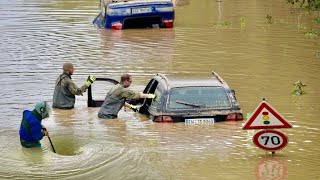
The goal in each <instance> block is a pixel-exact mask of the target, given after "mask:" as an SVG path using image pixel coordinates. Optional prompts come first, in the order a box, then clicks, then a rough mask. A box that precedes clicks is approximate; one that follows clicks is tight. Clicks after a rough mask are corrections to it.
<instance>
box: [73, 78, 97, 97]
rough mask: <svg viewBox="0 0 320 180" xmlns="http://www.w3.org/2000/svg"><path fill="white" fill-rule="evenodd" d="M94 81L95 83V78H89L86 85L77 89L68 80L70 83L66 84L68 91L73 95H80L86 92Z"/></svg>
mask: <svg viewBox="0 0 320 180" xmlns="http://www.w3.org/2000/svg"><path fill="white" fill-rule="evenodd" d="M95 81H96V77H95V76H90V77H89V78H88V80H87V81H86V83H85V84H84V85H83V86H81V87H80V88H78V86H77V85H76V84H75V83H74V82H73V81H72V80H71V79H70V81H69V82H68V89H69V91H70V92H71V93H72V94H73V95H82V93H84V92H86V90H87V89H88V87H89V86H90V85H91V84H92V83H94V82H95Z"/></svg>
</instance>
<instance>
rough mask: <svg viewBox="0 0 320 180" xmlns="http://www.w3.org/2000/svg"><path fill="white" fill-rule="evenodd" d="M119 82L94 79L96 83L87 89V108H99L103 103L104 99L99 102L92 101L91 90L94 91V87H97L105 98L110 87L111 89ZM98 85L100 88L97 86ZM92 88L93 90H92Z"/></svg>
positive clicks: (107, 79) (109, 79)
mask: <svg viewBox="0 0 320 180" xmlns="http://www.w3.org/2000/svg"><path fill="white" fill-rule="evenodd" d="M99 81H102V82H105V83H101V82H100V83H99ZM118 83H119V81H117V80H114V79H111V78H96V82H95V83H93V84H91V86H89V88H88V100H87V105H88V107H100V106H101V105H102V103H103V101H104V98H103V99H102V98H99V100H97V99H96V98H95V99H96V100H94V99H93V89H96V87H95V86H97V87H98V88H99V89H98V90H102V92H101V93H102V94H103V95H104V96H105V95H106V94H107V93H108V92H109V90H110V89H111V87H113V86H114V85H115V84H118ZM99 85H100V86H99ZM92 86H94V87H95V88H93V87H92Z"/></svg>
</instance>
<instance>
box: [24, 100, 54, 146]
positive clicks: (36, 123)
mask: <svg viewBox="0 0 320 180" xmlns="http://www.w3.org/2000/svg"><path fill="white" fill-rule="evenodd" d="M50 111H51V109H50V106H49V104H48V103H47V102H45V101H40V102H38V103H37V104H36V105H35V108H34V109H33V111H29V110H24V111H23V115H22V121H21V125H20V130H19V135H20V143H21V145H22V146H23V147H25V148H32V147H39V146H41V144H40V140H41V139H42V138H43V136H48V137H49V133H48V131H47V130H46V128H45V127H44V126H43V125H42V124H41V122H42V120H43V119H45V118H48V117H49V113H50Z"/></svg>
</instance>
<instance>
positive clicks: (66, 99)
mask: <svg viewBox="0 0 320 180" xmlns="http://www.w3.org/2000/svg"><path fill="white" fill-rule="evenodd" d="M73 72H74V67H73V64H71V63H64V64H63V73H62V74H61V75H60V76H59V77H58V78H57V80H56V83H55V89H54V93H53V103H52V107H53V108H59V109H72V108H74V104H75V101H76V97H75V95H82V93H84V92H86V90H87V89H88V87H89V86H90V85H91V84H92V83H93V82H95V81H96V77H94V76H90V77H89V78H88V80H87V81H86V83H85V84H84V85H83V86H81V87H80V88H78V86H77V85H76V84H75V83H74V82H73V81H72V79H71V76H72V75H73Z"/></svg>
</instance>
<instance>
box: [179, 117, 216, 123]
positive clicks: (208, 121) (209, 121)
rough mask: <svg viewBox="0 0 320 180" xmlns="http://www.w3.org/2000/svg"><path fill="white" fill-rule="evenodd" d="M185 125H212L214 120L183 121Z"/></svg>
mask: <svg viewBox="0 0 320 180" xmlns="http://www.w3.org/2000/svg"><path fill="white" fill-rule="evenodd" d="M184 123H185V124H214V123H215V121H214V118H200V119H185V121H184Z"/></svg>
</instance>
